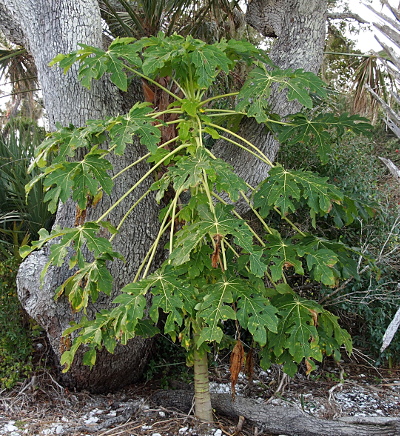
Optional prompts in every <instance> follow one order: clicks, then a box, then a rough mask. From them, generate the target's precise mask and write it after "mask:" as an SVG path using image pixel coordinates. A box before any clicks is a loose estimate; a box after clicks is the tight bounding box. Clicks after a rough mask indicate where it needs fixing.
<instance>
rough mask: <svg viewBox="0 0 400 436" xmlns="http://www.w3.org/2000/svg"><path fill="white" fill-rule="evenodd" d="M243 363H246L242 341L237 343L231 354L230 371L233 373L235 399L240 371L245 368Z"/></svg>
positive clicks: (232, 388)
mask: <svg viewBox="0 0 400 436" xmlns="http://www.w3.org/2000/svg"><path fill="white" fill-rule="evenodd" d="M243 361H244V348H243V344H242V342H241V341H237V342H236V345H235V346H234V347H233V350H232V353H231V364H230V367H229V371H230V373H231V392H232V398H233V399H234V398H235V395H236V389H235V387H236V383H237V381H238V377H239V374H240V371H241V370H242V368H243Z"/></svg>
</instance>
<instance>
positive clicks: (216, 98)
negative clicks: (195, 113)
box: [201, 92, 239, 106]
mask: <svg viewBox="0 0 400 436" xmlns="http://www.w3.org/2000/svg"><path fill="white" fill-rule="evenodd" d="M238 94H239V93H238V92H230V93H229V94H222V95H216V96H214V97H210V98H207V100H203V101H202V102H201V106H204V105H205V104H207V103H209V102H210V101H213V100H220V99H221V98H225V97H233V96H235V95H238Z"/></svg>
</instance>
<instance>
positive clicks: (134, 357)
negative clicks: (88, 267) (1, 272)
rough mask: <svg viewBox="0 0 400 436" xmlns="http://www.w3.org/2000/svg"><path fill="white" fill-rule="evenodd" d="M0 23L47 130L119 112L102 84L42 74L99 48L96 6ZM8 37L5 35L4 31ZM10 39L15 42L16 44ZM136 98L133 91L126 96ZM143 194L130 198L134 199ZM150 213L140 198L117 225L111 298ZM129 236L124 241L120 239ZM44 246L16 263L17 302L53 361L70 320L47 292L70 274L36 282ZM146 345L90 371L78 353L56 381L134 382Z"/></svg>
mask: <svg viewBox="0 0 400 436" xmlns="http://www.w3.org/2000/svg"><path fill="white" fill-rule="evenodd" d="M0 6H1V8H0V25H1V26H2V27H3V26H4V27H5V28H7V29H16V30H13V34H15V35H16V36H18V39H19V40H20V41H23V42H25V43H26V44H27V45H26V48H27V49H28V50H29V52H30V53H31V54H32V55H33V57H34V60H35V63H36V66H37V70H38V76H39V81H40V84H41V88H42V92H43V97H44V102H45V107H46V112H47V116H48V118H49V123H50V128H52V129H54V128H55V123H56V122H60V123H61V124H63V125H68V124H70V123H72V124H74V125H75V126H81V125H83V124H84V123H85V121H87V120H88V119H100V118H104V117H105V116H107V115H116V114H117V113H118V112H120V111H121V112H122V111H124V112H125V110H124V109H125V108H124V107H123V106H124V101H123V98H122V96H121V94H120V93H119V92H118V91H117V89H116V88H115V87H113V86H112V85H111V84H110V83H109V82H107V81H101V82H97V83H93V88H92V89H91V90H87V89H86V88H84V87H83V86H82V85H81V84H80V83H79V82H78V80H77V77H76V69H74V68H73V69H72V70H71V71H70V72H69V73H68V74H67V75H66V76H65V75H64V74H63V72H62V70H61V69H59V68H50V67H48V63H49V62H50V60H51V59H52V58H53V57H54V56H56V55H57V54H58V53H68V52H70V51H72V50H74V49H76V48H78V47H77V43H78V42H80V43H84V44H87V45H93V46H97V47H101V45H102V24H101V18H100V10H99V6H98V2H97V0H1V1H0ZM8 35H9V36H12V35H11V33H10V32H8ZM20 41H16V42H20ZM133 91H134V93H136V97H138V96H139V97H140V95H141V92H140V90H139V89H136V90H133ZM142 152H143V150H142V149H141V147H140V146H138V144H134V145H133V146H132V147H129V148H128V150H127V152H126V153H125V155H124V157H123V158H121V159H118V161H116V162H113V163H114V164H115V170H116V171H118V170H119V169H120V168H122V167H125V166H126V165H127V164H129V163H131V162H133V161H134V160H136V159H137V157H138V156H139V155H141V154H142ZM145 170H146V164H143V165H142V166H139V167H135V170H133V171H131V172H129V173H127V174H126V175H125V177H124V180H123V181H118V183H117V184H116V186H115V188H114V190H113V192H112V194H111V196H110V197H107V198H103V200H102V202H101V203H100V204H98V205H97V206H96V208H95V209H94V210H89V211H88V215H87V218H88V219H93V218H96V217H98V216H100V213H101V211H104V210H105V208H106V207H107V205H110V203H111V202H113V201H115V200H116V199H118V198H120V197H121V195H122V193H124V192H125V190H126V187H127V186H130V185H132V184H133V183H134V182H135V181H136V180H137V179H138V178H139V177H140V176H141V175H143V174H144V172H145ZM144 190H145V186H143V191H142V192H138V193H137V194H135V195H141V194H142V193H143V192H144ZM133 200H134V199H133V198H128V199H127V200H126V202H125V203H124V204H122V205H121V207H119V208H117V210H115V212H113V215H112V216H110V221H111V222H112V223H113V224H117V223H118V222H119V220H120V219H121V218H122V216H123V210H125V211H126V210H127V204H131V203H132V201H133ZM157 214H158V208H157V205H156V203H155V201H153V199H152V198H151V197H149V198H148V199H147V200H145V201H144V202H143V203H141V205H140V206H139V208H138V209H137V210H136V213H135V214H132V215H131V216H130V217H129V218H128V220H127V221H126V222H125V224H124V228H123V229H122V231H121V234H123V235H124V236H123V237H122V238H119V239H115V244H114V246H115V249H116V250H118V251H120V252H121V253H122V254H123V255H124V256H125V258H126V263H122V262H115V263H114V264H113V265H111V267H110V270H111V273H112V275H113V277H114V288H113V290H114V295H115V293H116V292H118V290H119V289H121V287H122V286H124V285H125V284H126V283H128V282H130V281H131V280H132V279H133V276H134V272H135V271H136V270H137V267H138V265H139V262H140V260H141V259H142V258H143V255H144V254H145V253H146V251H147V249H148V247H149V246H150V244H151V242H152V240H153V238H154V235H155V232H156V226H157V224H156V223H157ZM75 215H76V206H75V204H74V203H73V202H67V203H66V204H63V205H61V206H60V208H59V210H58V213H57V218H56V223H57V224H60V225H61V226H68V227H71V226H73V225H74V221H75ZM126 235H129V243H127V241H126ZM48 250H49V247H46V248H44V249H43V250H41V251H39V252H34V253H32V254H31V255H30V256H29V257H28V258H27V259H26V260H25V261H24V262H23V263H22V265H21V267H20V270H19V273H18V292H19V297H20V300H21V302H22V304H23V306H24V308H25V309H26V310H27V312H28V313H29V315H30V316H32V317H33V318H34V319H36V320H37V321H38V322H39V324H40V325H41V326H42V327H43V328H44V329H45V331H46V333H47V335H48V338H49V340H50V344H51V346H52V349H53V351H54V353H55V355H56V357H57V358H58V359H59V358H60V356H61V354H62V352H63V351H64V350H65V347H67V346H68V344H65V343H64V342H63V340H62V338H61V335H62V332H63V331H64V330H65V328H67V327H68V326H69V323H70V321H71V320H77V318H78V317H79V316H80V315H79V314H74V313H73V312H72V310H71V307H70V305H69V303H68V301H67V300H66V299H65V298H60V299H59V300H58V301H54V290H55V289H56V288H57V287H58V286H59V285H60V284H61V283H63V282H64V281H65V279H66V278H67V277H68V276H69V275H70V271H69V270H68V268H67V266H65V267H62V268H50V269H49V271H48V273H47V274H46V277H45V280H44V283H43V284H42V283H40V273H41V271H42V269H43V267H44V265H45V264H46V262H47V256H48ZM109 303H110V299H109V298H104V297H103V298H100V299H99V300H98V302H96V305H92V306H91V307H89V312H88V314H89V316H90V315H92V316H93V315H94V313H95V312H96V311H98V310H100V309H102V308H104V307H107V306H109ZM150 345H151V342H149V341H148V340H143V339H140V338H138V339H134V340H131V341H130V342H129V343H128V345H127V346H126V347H117V349H116V351H115V354H114V355H110V354H109V353H107V352H105V351H103V352H101V353H99V355H98V361H97V364H96V366H95V367H94V369H93V370H91V369H89V367H87V366H83V365H82V363H81V359H82V353H80V354H78V356H77V359H76V362H75V364H74V365H73V367H72V369H71V370H70V371H69V372H68V373H67V374H66V375H64V376H63V381H64V383H65V384H66V385H67V386H69V387H72V388H77V389H88V390H90V391H92V392H100V391H110V390H113V389H116V388H118V387H121V386H123V385H126V384H127V383H129V382H133V381H135V380H137V379H138V378H139V377H140V376H141V374H142V371H143V368H144V366H145V364H146V361H147V358H148V355H149V352H150V348H151V347H150Z"/></svg>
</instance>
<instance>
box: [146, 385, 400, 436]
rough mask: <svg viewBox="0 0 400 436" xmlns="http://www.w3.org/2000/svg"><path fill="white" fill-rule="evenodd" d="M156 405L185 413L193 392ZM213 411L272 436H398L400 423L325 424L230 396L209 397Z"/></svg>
mask: <svg viewBox="0 0 400 436" xmlns="http://www.w3.org/2000/svg"><path fill="white" fill-rule="evenodd" d="M152 401H154V402H155V403H156V404H157V405H161V406H163V407H166V408H171V407H173V408H177V409H179V410H181V411H182V412H185V413H188V412H189V411H190V409H191V407H192V402H193V392H191V391H184V390H180V391H161V392H158V393H156V394H155V396H154V397H153V398H152ZM211 402H212V407H213V409H215V411H216V412H217V413H219V414H221V415H225V416H229V417H231V418H238V417H239V416H243V417H244V418H245V419H246V420H247V421H248V422H250V423H252V424H254V425H255V426H258V427H259V428H262V429H263V430H264V431H267V432H269V433H271V434H279V435H282V434H284V435H288V436H321V435H329V436H375V435H376V436H398V435H400V419H398V418H373V417H371V418H370V419H369V418H364V417H359V418H358V417H351V418H349V420H346V419H344V418H340V419H337V420H327V419H321V418H316V417H314V416H311V415H309V414H307V413H305V412H303V411H302V410H300V409H297V408H295V407H293V406H276V405H272V404H267V403H265V402H264V403H259V402H258V401H256V400H254V399H251V398H244V397H240V396H237V397H236V398H235V400H234V401H232V397H231V396H230V395H229V394H211Z"/></svg>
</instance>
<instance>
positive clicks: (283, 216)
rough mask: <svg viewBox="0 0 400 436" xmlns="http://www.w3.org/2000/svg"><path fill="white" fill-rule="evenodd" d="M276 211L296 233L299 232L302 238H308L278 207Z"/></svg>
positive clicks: (275, 208)
mask: <svg viewBox="0 0 400 436" xmlns="http://www.w3.org/2000/svg"><path fill="white" fill-rule="evenodd" d="M274 211H275V212H277V213H278V214H279V215H280V217H281V218H282V219H283V220H285V221H286V222H287V223H288V224H289V225H290V226H291V227H292V228H293V229H294V230H296V232H298V233H299V234H300V235H301V236H306V234H305V233H304V232H302V231H301V230H300V229H299V228H298V227H297V226H296V224H294V222H292V221H291V220H290V219H289V218H288V217H287V216H286V215H284V214H283V213H282V212H281V211H280V210H279V209H278V208H277V207H276V206H274Z"/></svg>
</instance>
